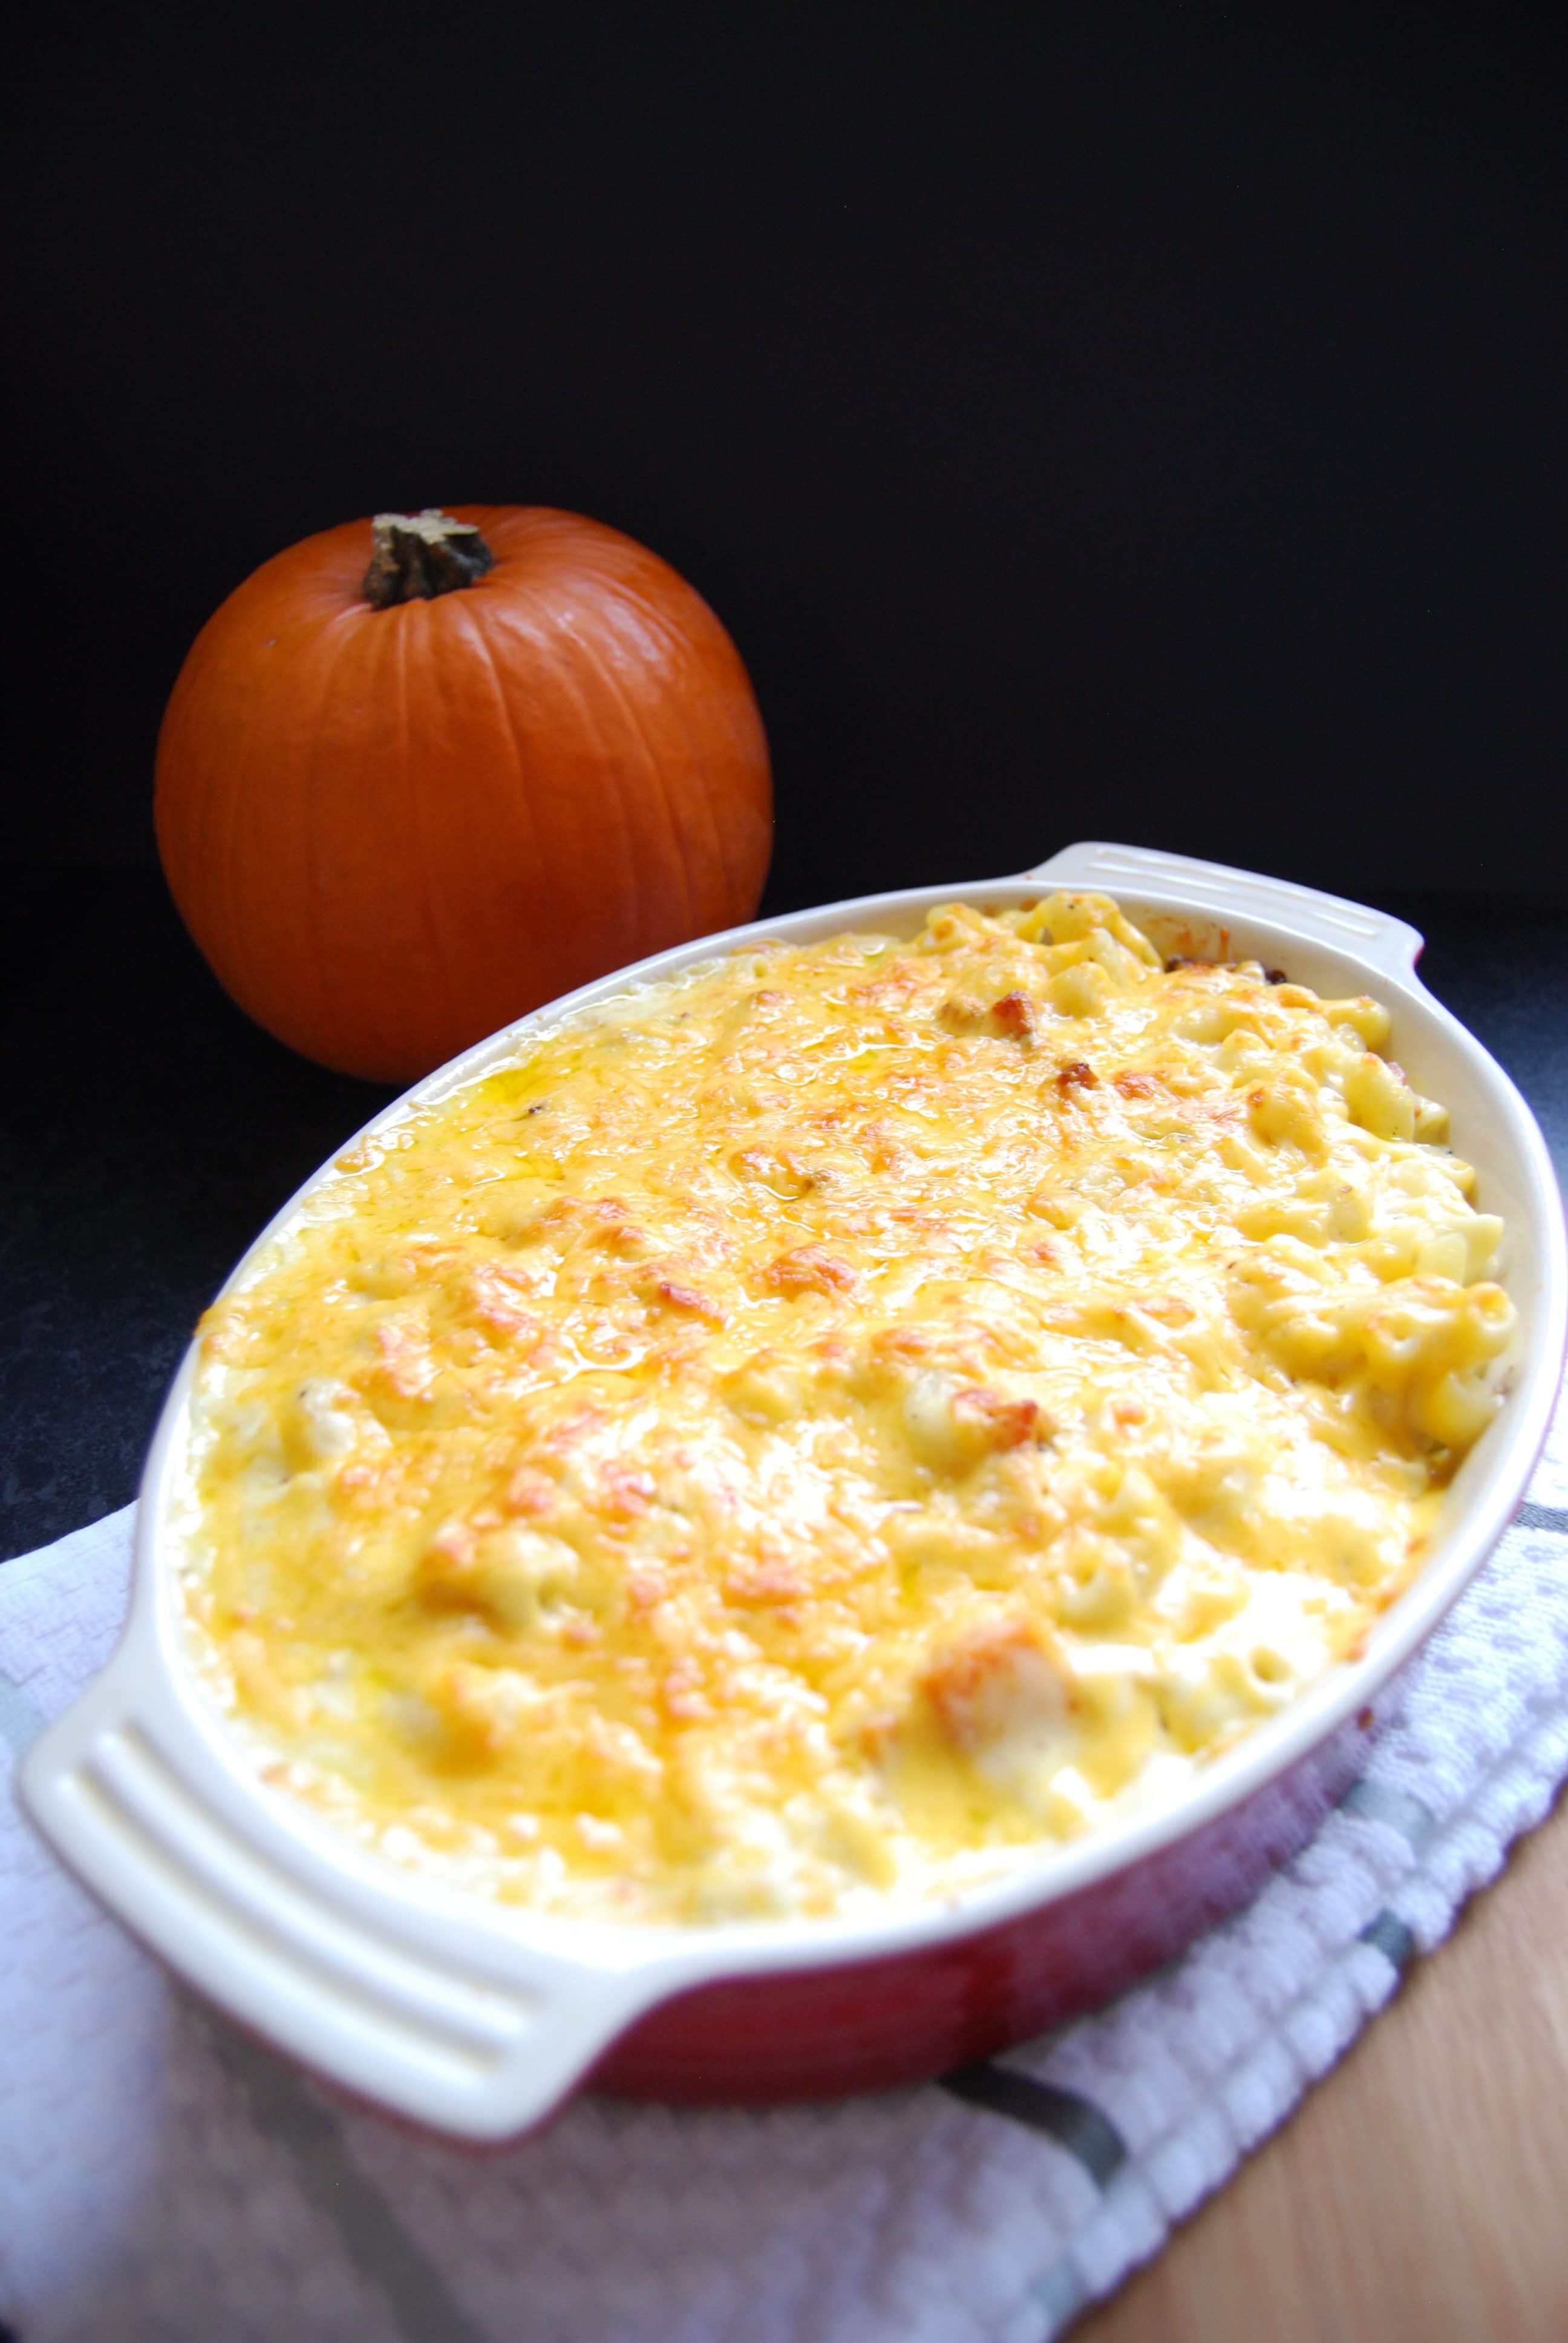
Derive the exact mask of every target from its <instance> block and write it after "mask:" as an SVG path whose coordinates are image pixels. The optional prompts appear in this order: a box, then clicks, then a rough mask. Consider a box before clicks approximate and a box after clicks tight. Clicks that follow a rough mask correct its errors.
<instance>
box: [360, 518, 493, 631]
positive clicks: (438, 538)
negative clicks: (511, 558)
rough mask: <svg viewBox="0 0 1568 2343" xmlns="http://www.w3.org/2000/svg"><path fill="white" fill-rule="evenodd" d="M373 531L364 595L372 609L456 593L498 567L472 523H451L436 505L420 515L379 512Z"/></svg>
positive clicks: (451, 520) (384, 608) (372, 523)
mask: <svg viewBox="0 0 1568 2343" xmlns="http://www.w3.org/2000/svg"><path fill="white" fill-rule="evenodd" d="M370 527H371V530H372V533H373V535H374V537H375V539H376V550H375V552H374V553H373V554H372V555H371V557H370V567H369V568H368V569H367V571H366V572H365V585H364V588H363V591H364V595H365V599H366V600H367V602H368V603H369V604H370V605H371V607H372V608H373V609H377V610H386V609H389V608H391V606H392V604H393V603H394V602H412V601H415V600H418V599H423V600H424V601H427V602H428V601H431V600H432V599H433V598H435V596H436V595H437V594H452V593H455V592H456V591H457V588H458V587H459V586H472V585H473V583H474V581H475V580H476V578H482V577H483V576H484V574H485V572H486V570H487V569H493V568H495V566H496V557H495V555H494V554H493V553H492V552H491V551H490V548H489V547H488V546H487V544H486V543H485V540H484V538H482V537H481V536H480V535H479V532H478V530H477V528H475V527H474V524H473V522H472V521H471V520H453V519H452V518H451V516H450V515H449V514H447V513H444V512H440V511H438V510H437V508H436V507H435V506H434V505H427V506H426V508H425V509H424V511H423V512H419V513H377V516H376V518H375V519H374V520H373V521H372V522H371V524H370Z"/></svg>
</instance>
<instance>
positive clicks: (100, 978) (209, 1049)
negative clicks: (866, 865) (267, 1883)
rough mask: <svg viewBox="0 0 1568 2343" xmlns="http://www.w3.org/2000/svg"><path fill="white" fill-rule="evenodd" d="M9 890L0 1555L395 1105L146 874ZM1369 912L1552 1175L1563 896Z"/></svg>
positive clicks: (1560, 1148) (123, 1457)
mask: <svg viewBox="0 0 1568 2343" xmlns="http://www.w3.org/2000/svg"><path fill="white" fill-rule="evenodd" d="M823 881H824V892H826V891H827V890H829V888H830V884H831V873H829V872H824V874H823ZM6 893H7V896H8V903H9V917H8V919H7V921H6V928H5V943H6V949H5V962H4V965H5V993H4V996H3V999H0V1100H3V1101H4V1108H3V1112H0V1213H3V1219H0V1558H3V1557H6V1556H10V1555H12V1554H23V1553H25V1552H27V1551H28V1550H29V1549H30V1548H32V1547H34V1546H36V1545H41V1544H45V1543H46V1542H47V1541H48V1540H50V1539H52V1538H56V1537H61V1536H63V1535H64V1534H65V1532H66V1531H68V1530H73V1529H77V1528H79V1527H81V1525H82V1524H83V1523H86V1522H90V1521H93V1520H95V1519H96V1518H97V1516H98V1515H99V1514H101V1513H108V1512H111V1511H113V1510H114V1508H116V1506H119V1505H123V1504H125V1503H126V1501H127V1500H128V1499H129V1498H130V1497H132V1496H133V1495H134V1494H135V1493H136V1479H137V1475H138V1473H139V1472H140V1469H141V1461H142V1456H143V1453H144V1451H145V1449H146V1443H147V1441H148V1439H149V1437H150V1435H151V1433H152V1429H153V1425H154V1423H155V1421H156V1416H157V1412H158V1404H159V1402H160V1400H161V1398H162V1395H163V1392H164V1389H165V1386H166V1383H167V1382H168V1379H169V1376H170V1375H171V1373H173V1371H174V1368H175V1365H176V1362H177V1360H178V1358H179V1355H180V1353H181V1351H182V1350H183V1348H184V1346H185V1344H186V1341H187V1340H188V1338H189V1335H190V1332H191V1328H192V1326H193V1325H194V1323H195V1322H196V1316H197V1314H198V1313H199V1312H200V1311H201V1309H202V1308H203V1306H204V1305H205V1303H206V1302H207V1300H208V1299H209V1297H210V1296H211V1294H212V1293H213V1292H214V1291H215V1289H216V1287H217V1286H218V1285H219V1284H220V1283H221V1282H222V1280H223V1278H224V1276H225V1274H226V1272H227V1270H228V1269H229V1267H230V1265H231V1264H232V1262H234V1261H235V1259H236V1256H237V1255H238V1254H239V1253H240V1252H243V1251H244V1249H245V1247H246V1244H247V1243H248V1242H249V1241H250V1239H251V1238H252V1237H253V1236H254V1235H255V1233H256V1230H257V1229H258V1228H260V1227H261V1225H262V1223H263V1222H265V1221H266V1220H267V1219H269V1218H270V1216H271V1214H272V1213H273V1212H275V1211H276V1208H277V1207H278V1205H279V1204H281V1203H282V1202H284V1201H285V1199H286V1197H287V1196H288V1195H289V1194H290V1193H291V1192H292V1191H293V1190H294V1189H295V1188H296V1187H297V1185H298V1184H299V1182H300V1181H301V1180H303V1179H304V1178H305V1177H306V1175H307V1173H308V1172H311V1171H312V1170H314V1168H315V1166H316V1165H317V1163H318V1162H320V1161H322V1160H323V1159H324V1158H325V1157H326V1156H327V1155H328V1154H329V1153H330V1152H331V1151H333V1150H334V1149H335V1148H337V1146H339V1145H340V1144H341V1142H342V1141H344V1140H345V1139H346V1138H347V1136H348V1134H349V1133H350V1132H351V1131H355V1130H357V1128H358V1126H359V1125H360V1124H361V1123H362V1122H364V1121H367V1118H368V1117H369V1116H370V1115H371V1114H373V1113H374V1112H375V1111H376V1109H377V1107H378V1106H379V1105H380V1104H381V1103H382V1101H384V1100H385V1099H386V1098H387V1097H389V1096H390V1095H391V1093H390V1092H388V1091H381V1090H377V1089H375V1088H374V1087H372V1086H371V1085H370V1084H368V1083H365V1082H358V1081H351V1080H349V1079H348V1078H347V1077H345V1076H342V1075H338V1074H329V1073H324V1072H323V1071H321V1069H320V1068H319V1067H316V1066H312V1065H307V1063H306V1062H305V1061H304V1060H303V1059H300V1058H297V1057H295V1056H294V1055H293V1053H292V1052H291V1051H287V1050H286V1049H284V1048H283V1047H282V1046H281V1045H280V1044H279V1043H277V1042H276V1041H271V1040H270V1039H269V1038H268V1036H267V1035H266V1034H265V1033H263V1032H261V1031H258V1030H257V1029H256V1027H255V1026H253V1025H251V1024H250V1023H249V1022H248V1021H246V1019H245V1018H244V1017H242V1016H241V1014H240V1013H239V1011H237V1010H236V1009H235V1008H233V1007H232V1006H231V1005H230V1003H229V1002H228V1001H227V1000H226V998H225V996H224V995H223V993H222V992H221V991H220V990H218V987H217V985H216V982H215V981H214V980H213V979H212V978H211V977H210V976H209V975H208V973H207V971H206V968H205V967H204V966H203V964H202V962H201V960H199V959H198V957H197V955H196V951H195V950H194V948H193V947H192V946H191V944H190V943H189V942H188V941H187V940H186V936H185V933H184V930H182V929H181V927H180V925H179V922H178V920H177V919H176V916H175V913H174V911H173V910H172V908H171V907H170V905H169V902H168V899H167V897H166V894H165V892H164V888H163V882H162V880H161V878H160V877H159V876H158V874H157V873H156V871H152V870H113V871H105V870H89V871H83V870H33V871H25V872H20V873H18V872H15V871H14V872H12V873H11V874H10V875H9V880H8V882H7V887H6ZM1381 900H1382V904H1383V906H1384V908H1385V909H1387V910H1391V911H1395V912H1397V913H1399V915H1400V916H1401V917H1402V918H1404V919H1407V920H1411V921H1412V923H1413V924H1414V925H1415V926H1417V927H1419V928H1421V929H1422V930H1423V932H1424V933H1425V935H1426V937H1427V940H1428V945H1427V951H1426V955H1425V958H1424V960H1423V961H1422V974H1423V976H1424V977H1425V979H1426V981H1427V982H1428V984H1429V985H1430V986H1431V987H1432V990H1433V991H1434V992H1435V993H1437V994H1438V996H1439V998H1440V999H1442V1001H1446V1002H1447V1003H1448V1005H1449V1007H1450V1008H1451V1009H1452V1010H1453V1011H1454V1012H1455V1014H1456V1015H1457V1016H1459V1017H1460V1018H1461V1019H1462V1021H1463V1022H1464V1023H1465V1024H1466V1025H1468V1026H1469V1027H1470V1028H1471V1030H1472V1031H1473V1032H1474V1033H1476V1034H1477V1035H1478V1036H1479V1037H1480V1039H1481V1040H1482V1041H1483V1042H1484V1043H1485V1044H1486V1046H1487V1047H1488V1049H1490V1050H1491V1051H1493V1053H1494V1055H1495V1056H1496V1057H1498V1058H1499V1059H1500V1060H1501V1061H1502V1062H1503V1065H1504V1066H1506V1067H1507V1069H1508V1071H1510V1073H1512V1074H1513V1078H1514V1080H1515V1081H1517V1082H1518V1083H1519V1085H1520V1088H1521V1089H1522V1090H1523V1092H1524V1094H1525V1096H1526V1097H1527V1098H1528V1099H1529V1101H1530V1102H1531V1104H1532V1105H1533V1108H1534V1110H1535V1111H1536V1113H1537V1115H1538V1116H1539V1117H1540V1119H1541V1121H1542V1123H1543V1126H1544V1128H1545V1131H1546V1134H1547V1137H1548V1139H1549V1140H1550V1141H1551V1143H1552V1147H1553V1152H1554V1154H1555V1156H1556V1159H1557V1163H1558V1168H1559V1171H1560V1172H1563V1169H1564V1167H1565V1166H1568V903H1565V904H1564V907H1563V910H1561V911H1552V910H1543V909H1541V908H1540V907H1539V906H1535V907H1533V908H1526V907H1521V906H1519V905H1514V904H1509V903H1504V902H1498V901H1490V900H1480V899H1476V898H1464V899H1457V898H1453V897H1422V896H1412V895H1403V894H1395V893H1389V894H1385V895H1384V896H1383V897H1382V899H1381ZM767 908H768V909H769V910H771V911H775V912H782V911H784V910H788V909H789V908H791V907H790V906H789V904H786V903H784V902H782V901H779V902H769V904H768V906H767Z"/></svg>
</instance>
